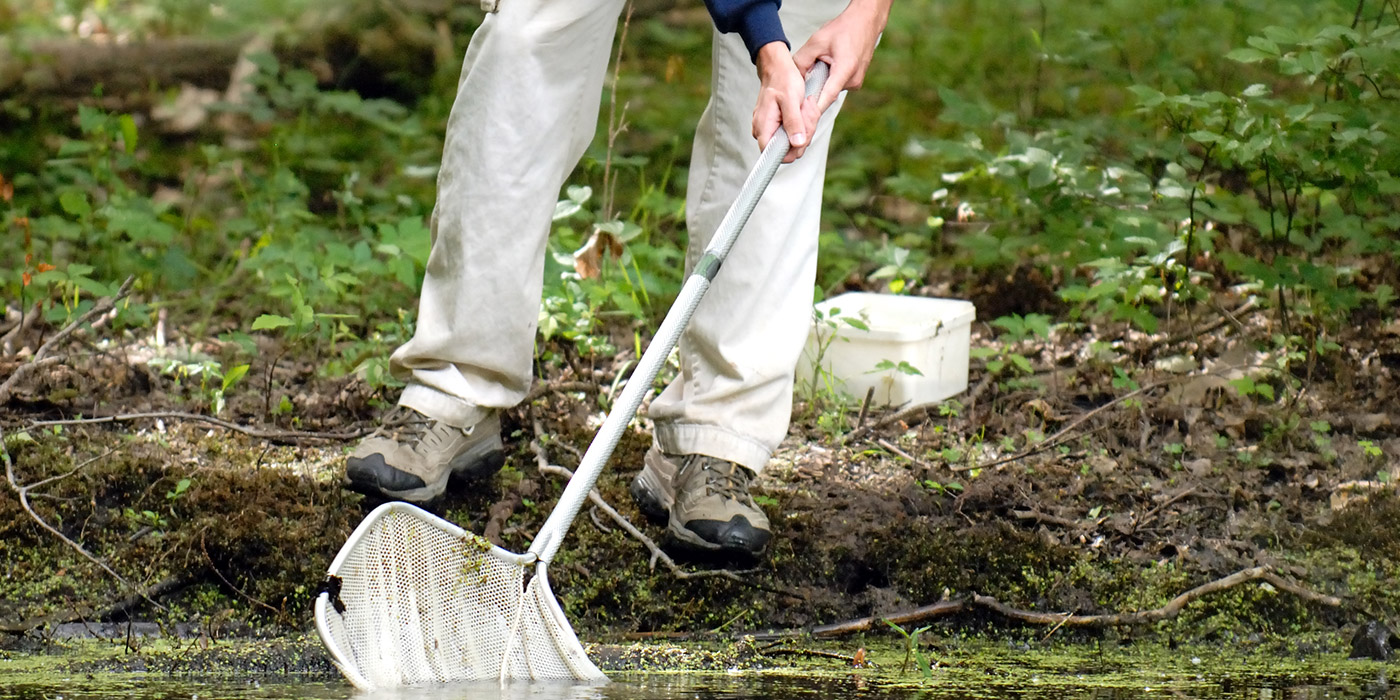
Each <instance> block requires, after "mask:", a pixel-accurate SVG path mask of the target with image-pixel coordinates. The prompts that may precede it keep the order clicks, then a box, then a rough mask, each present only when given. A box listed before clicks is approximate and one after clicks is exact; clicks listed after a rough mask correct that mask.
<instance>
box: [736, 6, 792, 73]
mask: <svg viewBox="0 0 1400 700" xmlns="http://www.w3.org/2000/svg"><path fill="white" fill-rule="evenodd" d="M739 36H740V37H742V38H743V40H744V46H745V47H746V48H748V50H749V59H750V60H752V61H754V62H755V63H757V62H758V50H759V49H761V48H763V47H764V46H765V45H767V44H771V43H773V42H775V41H781V42H783V43H784V44H788V40H787V35H786V34H784V33H783V23H782V20H779V19H778V3H776V2H762V3H756V4H754V5H753V6H751V7H749V11H748V13H747V14H745V15H744V23H743V24H742V25H741V26H740V27H739ZM788 48H792V45H791V44H788Z"/></svg>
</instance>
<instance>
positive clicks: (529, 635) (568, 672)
mask: <svg viewBox="0 0 1400 700" xmlns="http://www.w3.org/2000/svg"><path fill="white" fill-rule="evenodd" d="M534 562H535V557H534V556H533V555H530V554H525V555H520V554H513V553H511V552H507V551H506V550H504V549H501V548H499V547H493V546H492V545H491V544H490V543H489V542H487V541H486V540H484V539H482V538H480V537H478V536H476V535H474V534H472V533H470V532H467V531H465V530H462V529H461V528H459V527H457V526H455V525H453V524H452V523H449V522H447V521H446V520H443V519H441V518H439V517H437V516H435V515H432V514H431V513H428V512H426V511H424V510H421V509H419V508H417V507H414V506H412V505H409V504H407V503H388V504H385V505H382V506H380V507H379V508H377V509H375V510H374V511H373V512H372V513H370V514H369V516H368V517H366V518H365V521H364V522H363V523H361V524H360V526H359V527H358V528H356V530H355V532H354V534H352V535H351V536H350V539H349V541H347V542H346V543H345V546H344V547H343V548H341V550H340V554H339V555H338V556H337V557H336V558H335V561H334V562H332V563H331V568H330V576H329V577H328V578H327V583H328V586H327V588H328V590H327V591H326V592H324V593H323V594H322V595H320V596H318V597H317V600H316V630H317V632H318V633H319V634H320V635H321V640H322V641H323V642H324V643H325V645H326V648H327V649H329V650H330V652H331V657H332V658H333V659H334V660H335V663H336V665H337V666H339V667H340V670H341V672H342V673H344V674H345V677H346V678H348V679H349V680H350V682H351V683H353V684H354V685H355V686H356V687H359V688H362V689H366V690H368V689H374V688H387V687H393V686H400V685H415V684H421V683H444V682H451V681H473V680H488V679H489V680H497V679H507V678H515V679H531V680H546V679H549V680H562V679H575V680H598V679H603V678H604V676H603V673H602V672H601V671H599V670H598V668H597V666H594V665H593V663H592V662H591V661H589V660H588V657H587V655H586V654H585V653H584V650H583V647H582V646H581V645H580V644H579V642H578V638H577V637H576V636H575V635H574V632H573V629H572V628H571V627H570V626H569V622H568V620H567V619H566V618H565V617H564V613H563V611H561V610H560V609H559V604H558V602H557V601H556V600H555V598H554V594H553V592H552V591H551V590H550V588H549V579H548V577H547V576H546V575H545V571H544V567H543V566H540V565H535V564H534ZM531 566H535V575H534V576H533V577H532V578H531V579H530V582H529V584H528V585H526V584H525V583H524V578H525V576H524V575H525V571H526V569H527V568H529V567H531Z"/></svg>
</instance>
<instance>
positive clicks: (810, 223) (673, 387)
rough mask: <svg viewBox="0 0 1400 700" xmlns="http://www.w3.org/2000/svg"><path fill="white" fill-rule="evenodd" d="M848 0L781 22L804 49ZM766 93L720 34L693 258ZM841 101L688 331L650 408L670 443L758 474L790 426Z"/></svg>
mask: <svg viewBox="0 0 1400 700" xmlns="http://www.w3.org/2000/svg"><path fill="white" fill-rule="evenodd" d="M845 6H846V2H845V0H789V1H788V2H785V3H784V4H783V7H782V10H781V14H782V19H783V26H784V28H785V29H786V31H787V34H788V37H789V38H790V39H791V41H792V44H793V47H794V50H795V49H796V48H797V47H799V46H801V45H802V42H804V41H806V39H807V37H808V36H810V35H811V33H812V32H814V31H816V30H817V29H818V28H819V27H820V26H821V25H822V24H823V23H825V22H827V21H829V20H830V19H832V18H833V17H835V16H836V15H837V14H839V13H840V11H841V10H843V9H845ZM758 90H759V83H758V78H757V74H756V72H755V70H754V67H753V64H752V62H751V60H750V59H749V54H748V52H747V50H745V48H744V44H743V42H742V41H741V40H740V39H739V38H738V36H736V35H732V34H730V35H721V34H718V33H716V35H715V38H714V75H713V77H712V79H711V97H710V103H709V106H708V107H707V108H706V110H705V112H704V114H703V115H702V117H701V119H700V124H699V127H698V129H697V133H696V137H695V145H694V149H693V152H692V156H691V165H690V183H689V191H688V193H687V198H686V207H687V210H686V211H687V225H688V228H689V230H690V244H689V247H688V250H687V256H686V259H687V265H688V266H692V265H694V263H695V261H696V260H697V259H699V257H700V255H701V254H702V253H703V252H704V248H705V246H706V245H707V244H708V243H709V241H710V238H711V237H712V236H713V235H714V233H715V231H716V230H717V229H718V228H719V223H720V220H721V219H722V218H723V217H724V214H725V213H726V212H727V211H728V209H729V205H730V204H731V203H732V202H733V201H734V198H735V196H736V195H737V194H738V192H739V189H740V187H741V186H742V184H743V182H744V179H745V177H746V176H747V175H748V172H749V170H750V169H751V168H752V167H753V164H754V163H755V162H756V161H757V159H758V154H759V152H758V147H757V145H756V143H755V142H754V139H753V136H752V133H751V132H752V121H753V108H754V104H755V103H756V101H757V99H758ZM843 101H844V95H843V97H842V98H841V99H838V100H837V101H836V103H835V104H833V105H832V106H831V107H830V108H829V109H828V110H827V111H826V113H825V114H824V115H822V119H821V122H820V125H819V126H818V128H817V131H816V133H815V134H813V135H812V140H811V144H810V145H809V146H808V147H807V150H806V152H805V154H804V155H803V156H802V158H799V159H798V160H797V161H796V162H794V163H792V164H789V165H783V166H781V167H779V169H778V173H777V175H776V176H775V177H774V178H773V182H772V183H771V184H770V185H769V186H768V189H767V191H766V192H765V194H764V196H763V198H762V200H761V201H760V202H759V204H758V207H757V208H756V209H755V210H754V213H753V216H752V217H751V218H750V219H749V222H748V225H747V226H746V227H745V229H744V231H743V232H742V233H741V234H740V235H739V238H738V240H737V241H736V242H735V244H734V248H733V250H732V251H731V252H730V254H729V257H728V259H727V260H726V261H725V263H724V266H723V267H722V268H721V269H720V272H719V274H718V276H717V277H716V278H715V280H714V283H713V284H712V286H711V287H710V290H709V292H708V294H706V296H705V298H704V300H703V301H702V302H701V303H700V306H699V307H698V308H697V309H696V311H695V315H694V317H692V320H691V322H690V326H689V328H688V329H687V330H686V332H685V334H684V335H683V336H682V337H681V343H680V363H681V373H680V375H679V376H677V377H676V379H675V381H673V382H672V383H671V384H670V385H669V386H667V387H666V389H665V390H664V391H663V392H662V393H661V395H660V396H658V397H657V398H656V399H655V400H654V401H653V402H652V404H651V407H650V409H649V412H648V415H649V416H650V417H651V418H652V419H653V420H654V421H655V422H656V432H655V440H656V444H657V445H658V446H659V447H660V448H661V449H662V450H663V451H664V452H667V453H671V454H690V453H700V454H707V455H711V456H714V457H719V458H721V459H727V460H730V461H734V462H738V463H739V464H742V465H744V466H745V467H748V468H749V469H752V470H754V471H759V470H761V469H762V468H763V466H764V465H765V464H767V462H768V458H769V457H770V456H771V454H772V452H773V450H774V449H775V448H776V447H777V446H778V443H779V442H781V441H782V439H783V437H784V436H785V435H786V434H787V429H788V423H789V421H790V419H791V414H792V389H793V373H794V369H795V367H796V365H797V359H798V355H799V354H800V353H801V351H802V346H803V343H804V342H805V341H806V338H807V331H808V327H809V324H810V322H811V316H812V289H813V285H814V284H815V280H816V265H817V239H818V233H819V226H820V222H821V201H822V182H823V179H824V178H825V175H826V155H827V147H828V145H829V143H830V139H831V129H832V124H833V123H834V122H835V119H836V115H837V113H838V112H839V111H840V108H841V104H842V102H843Z"/></svg>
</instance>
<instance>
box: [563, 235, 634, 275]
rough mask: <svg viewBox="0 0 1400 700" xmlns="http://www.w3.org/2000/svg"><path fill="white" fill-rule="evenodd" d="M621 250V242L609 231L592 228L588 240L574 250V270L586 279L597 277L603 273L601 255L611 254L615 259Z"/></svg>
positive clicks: (620, 254) (618, 256)
mask: <svg viewBox="0 0 1400 700" xmlns="http://www.w3.org/2000/svg"><path fill="white" fill-rule="evenodd" d="M622 250H623V249H622V244H621V243H619V242H618V240H617V239H616V238H614V237H613V235H612V234H611V233H608V232H607V231H604V230H602V229H600V228H594V229H593V235H592V236H589V238H588V242H587V243H585V244H583V247H582V248H579V249H578V250H576V251H574V271H575V272H577V273H578V276H579V277H582V278H584V279H586V280H591V279H597V278H598V277H599V275H601V274H603V256H604V255H608V254H611V255H612V257H613V258H614V259H617V258H620V257H622Z"/></svg>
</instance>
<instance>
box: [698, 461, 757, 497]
mask: <svg viewBox="0 0 1400 700" xmlns="http://www.w3.org/2000/svg"><path fill="white" fill-rule="evenodd" d="M694 459H695V460H696V461H698V462H699V463H700V464H699V468H700V469H701V470H703V473H702V474H701V475H700V477H701V479H700V482H701V484H702V485H703V486H704V488H705V491H706V492H707V493H709V494H713V495H716V496H720V497H721V498H725V499H728V500H734V501H740V502H746V501H748V500H749V471H748V470H747V469H745V468H743V467H741V466H739V465H738V464H736V463H734V462H729V461H725V460H722V459H717V458H715V457H709V456H706V455H696V456H695V457H694Z"/></svg>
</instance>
